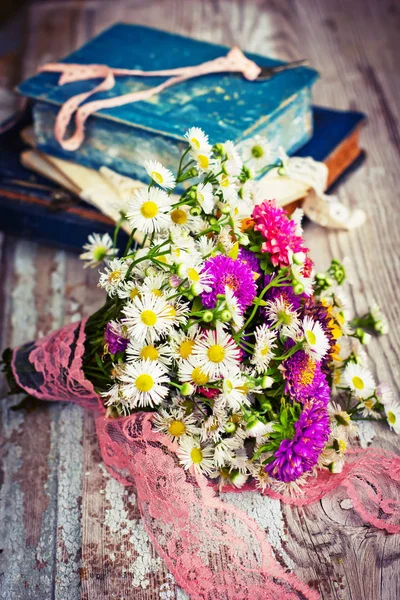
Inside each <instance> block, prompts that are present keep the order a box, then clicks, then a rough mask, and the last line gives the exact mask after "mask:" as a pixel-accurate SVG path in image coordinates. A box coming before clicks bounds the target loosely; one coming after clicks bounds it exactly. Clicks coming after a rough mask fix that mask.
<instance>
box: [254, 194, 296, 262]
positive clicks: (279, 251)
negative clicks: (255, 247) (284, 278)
mask: <svg viewBox="0 0 400 600" xmlns="http://www.w3.org/2000/svg"><path fill="white" fill-rule="evenodd" d="M252 218H253V220H254V223H255V224H254V229H255V230H256V231H260V232H261V234H262V236H263V238H264V240H265V241H264V242H263V245H262V247H261V250H262V252H268V253H269V254H270V255H271V262H272V264H273V265H274V266H275V267H276V266H279V267H288V266H289V250H291V251H292V252H293V253H296V252H304V253H306V252H308V248H305V247H304V240H303V238H302V237H301V236H299V235H297V234H296V227H297V226H296V222H295V221H294V220H291V219H289V218H288V216H287V214H286V212H285V211H284V210H283V209H282V208H279V207H277V206H276V205H275V202H274V201H273V200H265V201H264V202H263V203H262V204H259V205H258V206H256V207H255V208H254V210H253V214H252Z"/></svg>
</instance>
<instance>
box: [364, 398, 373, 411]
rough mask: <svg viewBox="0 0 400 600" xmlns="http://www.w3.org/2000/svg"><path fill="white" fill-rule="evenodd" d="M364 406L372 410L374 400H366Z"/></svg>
mask: <svg viewBox="0 0 400 600" xmlns="http://www.w3.org/2000/svg"><path fill="white" fill-rule="evenodd" d="M364 406H365V408H366V409H368V410H372V407H373V406H374V401H373V400H364Z"/></svg>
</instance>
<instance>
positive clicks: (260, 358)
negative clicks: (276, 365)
mask: <svg viewBox="0 0 400 600" xmlns="http://www.w3.org/2000/svg"><path fill="white" fill-rule="evenodd" d="M255 338H256V343H255V345H254V353H253V356H252V357H251V359H250V362H251V363H252V364H253V365H254V366H255V369H256V371H257V373H258V374H259V375H262V374H263V373H265V371H266V370H267V369H268V365H269V363H270V361H271V358H272V357H273V356H274V352H273V351H274V349H275V348H276V347H277V346H276V343H275V342H276V333H275V332H274V331H271V329H270V328H269V327H268V326H267V325H265V324H263V325H259V326H258V327H257V328H256V330H255Z"/></svg>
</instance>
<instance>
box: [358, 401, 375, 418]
mask: <svg viewBox="0 0 400 600" xmlns="http://www.w3.org/2000/svg"><path fill="white" fill-rule="evenodd" d="M375 405H376V400H375V398H366V399H365V400H364V399H362V398H361V400H360V405H359V407H358V409H359V410H360V411H361V416H362V417H370V418H372V419H379V418H380V414H379V412H378V411H376V410H374V407H375Z"/></svg>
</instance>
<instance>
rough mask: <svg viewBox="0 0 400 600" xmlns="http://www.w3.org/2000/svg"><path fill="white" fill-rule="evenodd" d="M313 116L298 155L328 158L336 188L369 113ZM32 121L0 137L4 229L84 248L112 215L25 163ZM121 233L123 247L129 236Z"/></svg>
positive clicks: (109, 226) (355, 157)
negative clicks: (310, 134)
mask: <svg viewBox="0 0 400 600" xmlns="http://www.w3.org/2000/svg"><path fill="white" fill-rule="evenodd" d="M313 118H314V135H313V137H312V139H311V140H310V141H309V142H308V143H307V144H306V145H305V146H304V147H303V148H301V149H300V150H298V151H297V152H296V155H298V156H311V157H313V158H314V159H316V160H319V161H324V162H325V163H326V164H327V165H328V167H329V172H330V177H329V181H330V184H331V187H332V185H336V183H337V181H338V180H339V178H341V177H342V176H343V175H345V174H346V173H348V172H349V170H350V169H352V168H353V167H354V166H355V165H357V164H358V163H359V162H360V160H361V159H362V157H363V152H362V151H361V149H360V147H359V144H358V134H359V129H360V126H361V125H362V123H363V122H364V121H365V116H364V115H363V114H361V113H358V112H343V111H335V110H330V109H326V108H320V107H314V109H313ZM30 122H31V120H30V115H29V114H27V115H26V116H25V117H24V118H22V119H20V120H19V121H18V122H17V123H16V124H15V125H14V126H13V127H11V128H8V129H7V131H6V132H5V133H3V134H1V135H0V229H2V230H3V231H5V232H7V233H10V234H12V235H16V236H18V237H23V238H29V239H33V240H35V241H38V242H42V243H45V244H50V245H54V246H57V247H61V248H66V249H69V250H75V251H76V250H78V251H79V250H81V248H82V245H83V244H84V243H85V242H86V241H87V238H88V235H89V234H90V233H92V232H93V231H96V232H99V233H105V232H109V233H112V232H113V229H114V224H113V223H112V222H111V221H110V219H108V218H107V217H105V216H104V215H102V214H101V213H100V212H99V211H97V210H96V209H95V208H92V207H91V206H89V205H88V204H86V203H84V202H81V201H80V200H79V199H78V198H74V197H73V196H71V195H68V194H67V193H65V192H64V191H63V190H62V189H60V187H59V186H58V185H57V184H55V183H54V182H52V181H50V180H48V179H46V178H45V177H41V176H39V175H37V174H35V173H33V172H32V171H30V170H28V169H25V168H24V167H23V166H22V165H21V163H20V153H21V152H22V151H23V150H24V149H26V146H25V145H24V143H23V142H22V140H21V138H20V131H21V130H22V129H23V128H24V127H26V126H27V125H28V124H29V123H30ZM120 236H121V240H120V243H121V245H123V243H124V239H125V234H124V233H123V232H121V233H120Z"/></svg>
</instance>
